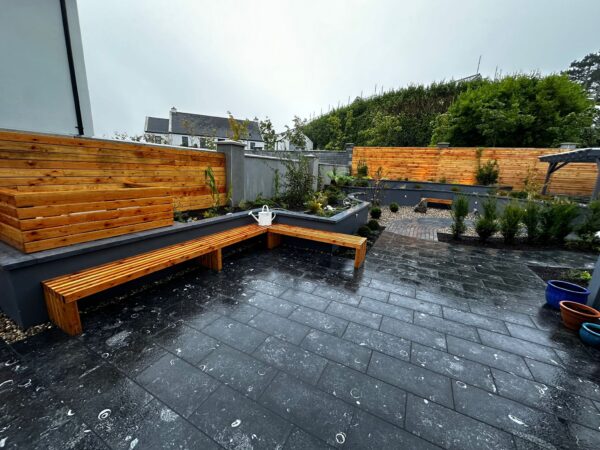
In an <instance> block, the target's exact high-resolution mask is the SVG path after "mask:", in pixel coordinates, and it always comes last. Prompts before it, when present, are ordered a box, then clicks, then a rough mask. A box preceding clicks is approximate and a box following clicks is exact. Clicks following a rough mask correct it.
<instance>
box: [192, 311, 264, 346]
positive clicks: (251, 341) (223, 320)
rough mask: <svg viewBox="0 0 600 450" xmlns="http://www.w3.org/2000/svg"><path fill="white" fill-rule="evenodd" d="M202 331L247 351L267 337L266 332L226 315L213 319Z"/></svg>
mask: <svg viewBox="0 0 600 450" xmlns="http://www.w3.org/2000/svg"><path fill="white" fill-rule="evenodd" d="M203 332H204V333H206V334H208V335H209V336H212V337H213V338H215V339H217V340H219V341H222V342H225V343H226V344H228V345H230V346H232V347H234V348H237V349H238V350H241V351H243V352H247V353H251V352H253V351H254V350H255V349H256V348H257V347H258V346H259V345H260V344H261V343H262V342H264V340H265V339H266V338H267V334H266V333H263V332H262V331H260V330H257V329H256V328H252V327H250V326H248V325H244V324H242V323H240V322H237V321H235V320H232V319H229V318H227V317H220V318H219V319H217V320H215V321H214V322H213V323H211V324H210V325H208V326H206V327H205V328H204V329H203Z"/></svg>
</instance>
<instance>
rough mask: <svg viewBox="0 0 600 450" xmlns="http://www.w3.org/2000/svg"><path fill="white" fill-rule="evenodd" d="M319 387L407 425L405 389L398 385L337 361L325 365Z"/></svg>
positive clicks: (358, 405) (388, 419) (394, 421)
mask: <svg viewBox="0 0 600 450" xmlns="http://www.w3.org/2000/svg"><path fill="white" fill-rule="evenodd" d="M319 387H321V388H322V389H323V390H325V391H326V392H329V393H330V394H331V395H333V396H334V397H338V398H341V399H342V400H345V401H346V402H348V403H350V404H352V405H354V406H356V408H358V409H363V410H365V411H368V412H370V413H371V414H375V415H376V416H379V417H381V418H382V419H384V420H386V421H388V422H390V423H392V424H395V425H397V426H399V427H402V426H403V425H404V412H405V404H406V392H404V391H402V390H401V389H398V388H397V387H394V386H392V385H390V384H387V383H384V382H382V381H380V380H377V379H375V378H372V377H370V376H368V375H364V374H362V373H360V372H357V371H355V370H352V369H349V368H347V367H345V366H342V365H339V364H334V363H330V364H328V365H327V367H326V368H325V371H324V372H323V375H322V376H321V379H320V381H319Z"/></svg>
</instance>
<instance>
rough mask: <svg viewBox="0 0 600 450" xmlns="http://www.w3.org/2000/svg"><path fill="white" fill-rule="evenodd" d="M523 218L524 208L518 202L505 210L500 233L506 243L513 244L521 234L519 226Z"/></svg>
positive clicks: (507, 206) (510, 204)
mask: <svg viewBox="0 0 600 450" xmlns="http://www.w3.org/2000/svg"><path fill="white" fill-rule="evenodd" d="M522 218H523V208H521V205H519V204H518V203H517V202H511V203H509V204H508V205H506V207H505V208H504V211H502V215H501V216H500V233H502V236H503V237H504V242H505V243H507V244H512V243H513V242H514V240H515V236H516V235H517V233H518V232H519V225H520V223H521V219H522Z"/></svg>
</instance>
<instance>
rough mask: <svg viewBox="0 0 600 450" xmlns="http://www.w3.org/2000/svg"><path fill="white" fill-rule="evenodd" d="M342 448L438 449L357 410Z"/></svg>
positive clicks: (375, 449) (377, 449) (374, 449)
mask: <svg viewBox="0 0 600 450" xmlns="http://www.w3.org/2000/svg"><path fill="white" fill-rule="evenodd" d="M344 448H353V449H361V450H362V449H372V450H379V449H386V448H390V449H392V448H394V449H404V448H406V449H424V450H431V449H439V447H437V446H435V445H433V444H431V443H429V442H427V441H425V440H423V439H420V438H418V437H417V436H415V435H414V434H412V433H409V432H407V431H405V430H402V429H400V428H398V427H395V426H393V425H391V424H389V423H387V422H384V421H382V420H380V419H378V418H377V417H374V416H373V415H371V414H368V413H366V412H363V411H358V412H357V413H356V414H355V415H354V418H353V420H352V424H351V426H350V433H349V434H348V439H347V441H346V444H345V445H344Z"/></svg>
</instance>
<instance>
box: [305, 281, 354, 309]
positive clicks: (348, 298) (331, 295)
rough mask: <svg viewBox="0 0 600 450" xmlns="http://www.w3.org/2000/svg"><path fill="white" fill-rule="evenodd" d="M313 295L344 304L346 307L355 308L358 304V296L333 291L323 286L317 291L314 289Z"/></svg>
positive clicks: (336, 290)
mask: <svg viewBox="0 0 600 450" xmlns="http://www.w3.org/2000/svg"><path fill="white" fill-rule="evenodd" d="M313 294H316V295H318V296H320V297H323V298H325V299H327V300H335V301H336V302H340V303H346V304H348V305H355V306H356V305H358V303H359V302H360V295H356V294H354V293H349V292H344V291H340V290H338V289H334V288H331V287H328V286H323V285H321V286H319V287H318V288H317V289H315V290H314V291H313Z"/></svg>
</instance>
